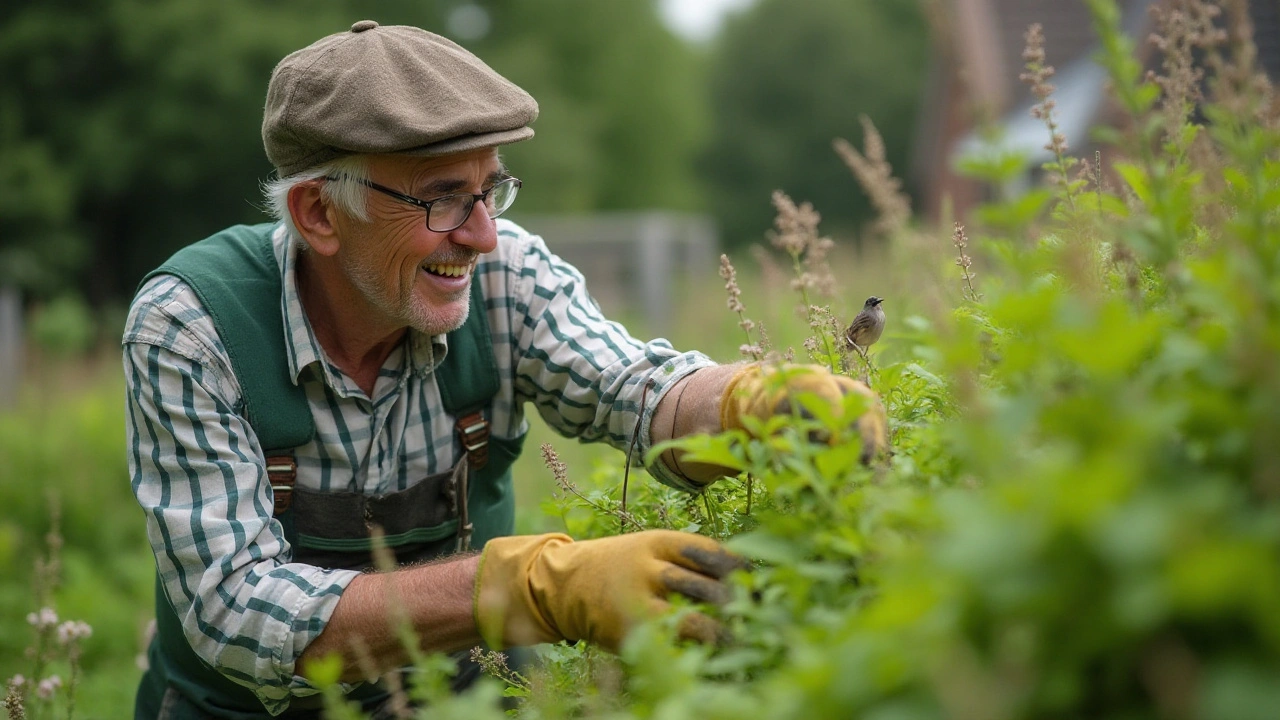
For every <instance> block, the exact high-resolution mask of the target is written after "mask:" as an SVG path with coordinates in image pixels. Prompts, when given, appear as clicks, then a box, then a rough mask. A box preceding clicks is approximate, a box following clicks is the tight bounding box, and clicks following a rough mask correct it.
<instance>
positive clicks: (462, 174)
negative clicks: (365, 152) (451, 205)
mask: <svg viewBox="0 0 1280 720" xmlns="http://www.w3.org/2000/svg"><path fill="white" fill-rule="evenodd" d="M370 170H372V172H373V174H374V175H384V174H385V175H386V176H388V177H400V178H403V179H405V180H410V181H413V182H415V183H417V182H428V181H431V180H435V179H447V178H457V179H470V178H471V177H472V176H474V175H476V174H479V175H481V176H487V175H489V174H490V173H493V172H498V171H501V170H502V161H501V160H500V159H499V158H498V150H497V148H482V149H480V150H470V151H467V152H461V153H455V154H452V155H439V156H435V157H415V156H412V155H375V156H373V161H372V163H371V167H370Z"/></svg>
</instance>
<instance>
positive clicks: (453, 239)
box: [124, 20, 883, 719]
mask: <svg viewBox="0 0 1280 720" xmlns="http://www.w3.org/2000/svg"><path fill="white" fill-rule="evenodd" d="M536 115H537V105H536V104H535V103H534V101H533V99H532V98H531V97H530V96H529V95H528V94H526V93H525V92H524V91H523V90H521V89H520V88H518V87H516V86H515V85H513V84H512V83H510V82H508V81H507V80H506V79H504V78H502V77H501V76H500V75H498V74H497V73H495V72H494V71H493V70H491V69H490V68H489V67H488V66H486V65H485V64H484V63H483V62H481V61H480V60H479V59H478V58H476V57H475V56H473V55H471V54H470V53H468V52H467V51H466V50H464V49H462V48H461V47H459V46H457V45H455V44H453V43H452V42H450V41H448V40H446V39H444V38H441V37H439V36H436V35H433V34H431V33H428V32H425V31H423V30H419V29H417V28H410V27H382V26H379V25H378V24H377V23H375V22H372V21H367V20H366V21H362V22H359V23H356V24H355V25H353V26H352V27H351V29H350V30H349V31H345V32H341V33H337V34H335V35H331V36H329V37H326V38H323V39H321V40H320V41H318V42H316V43H315V44H313V45H311V46H309V47H307V48H304V49H302V50H299V51H298V52H296V53H293V54H292V55H290V56H288V57H286V58H285V59H284V60H283V61H281V63H280V64H279V65H278V66H277V68H276V70H275V72H274V73H273V74H272V77H271V82H270V86H269V88H268V93H267V102H266V109H265V116H264V120H263V128H262V130H263V140H264V144H265V147H266V152H267V156H268V157H269V158H270V160H271V162H272V163H273V164H274V165H275V168H276V178H275V179H273V180H272V181H271V182H269V183H268V184H267V185H266V187H265V193H266V196H267V201H268V204H269V206H270V208H271V209H272V211H273V212H274V214H275V215H276V222H273V223H267V224H263V225H256V226H236V227H232V228H228V229H226V230H224V231H222V232H220V233H217V234H215V235H213V236H212V237H209V238H207V239H205V240H202V241H200V242H197V243H194V244H192V245H191V246H189V247H187V248H184V249H183V250H181V251H179V252H178V253H177V254H175V255H174V256H173V257H172V258H170V259H169V260H168V261H167V262H166V263H165V264H164V265H162V266H161V267H159V268H157V269H156V270H155V271H154V272H153V273H151V274H150V275H149V276H148V277H147V278H146V279H145V280H144V282H143V284H142V286H141V288H140V289H139V292H138V294H137V297H136V298H135V299H134V302H133V305H132V307H131V311H130V314H129V319H128V322H127V325H126V330H125V336H124V369H125V376H126V381H127V389H128V396H127V399H128V415H129V423H128V442H129V465H130V470H131V473H132V479H133V488H134V492H135V494H136V496H137V498H138V502H139V504H140V505H141V506H142V508H143V510H144V511H145V515H146V520H147V529H148V536H149V538H150V541H151V544H152V548H153V550H154V553H155V558H156V567H157V579H156V619H157V633H156V636H155V638H154V640H153V642H152V644H151V646H150V648H149V651H148V657H149V660H150V668H149V670H148V671H147V672H146V674H145V676H144V678H143V681H142V685H141V687H140V688H139V692H138V702H137V710H136V717H138V718H157V717H159V718H240V719H244V718H258V717H264V718H265V717H272V716H281V715H283V716H285V717H317V708H318V707H319V702H318V697H317V696H316V691H315V689H314V688H313V687H312V686H311V685H310V684H309V683H308V682H307V681H306V680H305V674H306V668H307V664H308V663H309V662H311V661H313V660H315V659H317V658H320V657H323V656H326V655H329V654H336V655H338V656H339V657H340V658H341V659H342V662H343V664H344V665H343V666H344V680H346V681H349V682H350V685H348V686H346V687H347V690H348V692H349V697H350V698H351V699H353V700H356V701H358V702H359V703H360V704H361V705H362V706H363V707H364V708H365V709H367V710H371V711H376V710H377V709H378V708H379V707H381V706H382V705H383V704H385V703H386V700H387V692H386V690H385V689H384V687H382V686H381V685H380V684H379V683H377V682H374V681H375V680H376V679H377V678H376V677H375V678H367V677H365V675H364V673H365V672H367V671H368V670H370V669H371V668H372V669H373V670H375V671H376V673H383V672H388V671H393V670H394V669H395V668H397V667H400V666H401V665H403V664H404V663H405V662H406V660H407V658H406V653H405V651H404V649H403V647H402V646H401V643H400V640H399V639H398V636H397V633H396V632H395V626H394V623H393V619H394V618H395V617H396V615H394V614H393V612H392V611H393V609H398V610H399V611H400V612H403V613H404V616H405V617H407V618H408V620H409V621H410V622H411V623H412V625H413V628H414V630H415V631H416V634H417V636H418V638H419V640H420V643H421V646H422V648H423V649H424V650H429V651H444V652H455V653H458V657H459V658H460V663H459V664H460V672H459V674H458V677H457V679H456V685H457V686H459V687H461V686H463V685H465V684H466V683H468V682H470V681H471V680H472V679H474V677H475V675H476V673H477V668H476V667H475V666H474V665H472V664H470V663H468V662H467V661H466V660H465V654H466V650H467V649H468V648H472V647H475V646H477V645H480V644H481V643H487V644H488V645H489V646H491V647H510V646H523V645H530V644H535V643H540V642H555V641H559V640H588V641H592V642H596V643H599V644H601V645H603V646H604V647H606V648H617V647H618V645H619V643H621V641H622V638H623V637H624V636H625V634H626V632H627V630H628V629H629V628H630V627H632V626H633V625H634V624H635V623H636V622H638V621H639V620H641V619H643V618H645V617H648V616H651V615H653V614H655V613H657V612H660V611H661V610H662V609H663V608H664V607H665V606H666V601H667V597H668V596H669V595H670V594H672V593H680V594H683V595H685V596H688V597H690V598H692V599H694V600H697V601H702V602H711V603H715V602H721V601H723V600H725V599H726V596H727V592H728V590H727V587H726V586H725V585H724V583H723V579H724V578H725V577H726V575H728V574H729V573H730V572H731V571H733V570H734V569H737V568H739V567H741V561H740V560H739V559H738V558H736V557H734V556H733V555H731V554H729V553H727V552H725V551H724V550H723V549H722V548H721V547H720V546H719V545H718V544H717V543H715V542H713V541H711V540H709V539H707V538H705V537H701V536H697V535H691V534H685V533H675V532H667V531H648V532H640V533H633V534H629V535H625V536H620V537H615V538H606V539H600V540H590V541H583V542H574V541H573V540H571V539H570V538H569V537H567V536H565V535H562V534H548V535H538V536H524V537H521V536H512V532H513V522H514V505H513V498H512V483H511V473H510V468H511V463H512V461H513V460H514V459H515V458H516V456H517V455H518V454H519V453H520V450H521V445H522V442H523V438H524V435H525V432H526V429H527V423H526V421H525V417H524V409H525V407H526V406H527V405H529V404H532V406H533V407H535V408H536V409H537V411H538V413H539V414H540V415H541V416H542V417H543V418H544V419H545V420H546V421H547V423H548V424H549V425H550V426H551V427H553V428H555V429H556V430H557V431H559V432H561V433H563V434H564V435H566V436H570V437H576V438H581V439H584V440H592V441H603V442H607V443H610V444H612V445H615V446H617V447H620V448H621V447H625V446H626V444H627V443H629V442H630V440H631V438H632V436H633V435H634V434H635V433H636V432H638V433H639V438H640V452H639V453H637V454H638V455H640V456H642V455H643V454H644V451H645V450H647V449H648V448H649V447H650V446H651V445H652V444H654V443H656V442H660V441H663V440H666V439H669V438H672V437H680V436H683V435H687V434H690V433H695V432H715V431H719V430H721V429H722V428H735V427H741V426H742V423H741V418H742V417H743V416H744V415H749V414H754V415H758V416H763V415H767V414H769V413H772V412H775V411H778V408H779V403H780V401H781V400H782V399H783V398H782V397H781V396H779V395H778V391H777V389H776V388H777V385H776V384H770V383H769V382H768V381H767V376H768V375H769V374H770V373H771V372H773V371H772V370H770V369H768V368H763V367H761V366H757V365H747V366H717V365H716V364H715V363H713V362H712V361H710V360H709V359H708V358H707V357H705V356H703V355H701V354H698V353H693V352H685V353H682V352H677V351H676V350H674V349H672V347H671V346H670V345H669V344H668V343H667V342H666V341H663V340H655V341H651V342H647V343H645V342H641V341H638V340H636V339H634V338H632V337H631V336H630V335H629V334H627V333H626V331H625V330H624V329H623V328H622V327H620V326H619V325H617V324H615V323H611V322H609V321H608V320H606V319H605V318H604V317H602V316H601V314H600V312H599V309H598V308H597V306H596V305H595V303H594V302H593V301H592V300H591V299H590V297H589V296H588V295H587V293H586V290H585V288H584V285H583V280H582V276H581V275H580V274H579V273H578V272H577V271H576V270H575V269H573V268H572V267H570V266H568V265H566V264H565V263H564V262H563V261H561V260H559V259H558V258H557V257H555V256H554V255H553V254H551V253H550V252H549V251H548V250H547V247H546V245H545V244H544V243H543V241H542V240H541V239H540V238H538V237H536V236H533V235H530V234H529V233H527V232H526V231H524V230H523V229H521V228H520V227H518V226H517V225H515V224H513V223H510V222H508V221H506V220H501V219H498V218H499V215H501V214H502V212H503V211H504V210H506V209H507V208H508V207H510V206H511V204H512V203H513V202H514V201H515V199H516V196H517V194H518V193H519V190H520V187H521V183H520V181H519V180H518V179H516V178H515V177H512V176H511V175H510V174H509V173H508V171H507V169H506V168H505V167H503V165H502V163H501V160H500V158H499V156H498V152H497V148H498V147H500V146H501V145H504V144H507V143H512V142H517V141H521V140H525V139H527V138H529V137H531V136H532V135H533V131H532V129H530V128H529V124H530V123H531V122H532V121H533V120H534V118H535V117H536ZM797 377H798V378H799V380H796V381H795V382H791V381H789V383H790V384H788V386H787V387H788V388H791V389H795V388H799V389H804V390H809V391H813V392H815V393H817V394H818V395H820V396H822V397H825V398H829V399H830V400H831V402H833V403H834V404H837V405H839V403H840V398H841V396H842V394H843V393H845V392H848V391H850V390H854V391H858V392H865V389H864V388H861V387H859V386H857V384H856V383H853V382H852V381H850V380H848V379H846V378H836V377H833V376H831V375H828V374H826V373H823V372H820V371H807V372H800V373H798V375H797ZM795 383H799V384H798V385H797V384H795ZM673 391H674V392H673ZM784 394H785V393H784ZM783 404H784V405H785V403H783ZM681 408H683V409H681ZM870 427H871V431H870V432H871V434H869V435H866V436H865V439H866V442H867V443H868V445H869V446H873V445H875V444H876V443H877V442H879V438H881V437H882V432H883V427H882V424H881V425H879V426H870ZM718 471H719V469H718V468H715V467H708V466H700V465H696V464H692V463H685V464H684V465H681V464H680V463H679V462H678V458H677V457H673V456H668V457H667V458H664V460H663V461H661V462H659V463H657V464H655V465H654V466H652V467H651V468H650V472H651V473H652V474H653V475H654V476H655V477H657V478H658V479H659V480H661V481H662V482H666V483H668V484H671V485H673V486H675V487H679V488H682V489H685V490H690V491H697V490H699V489H700V488H701V487H702V486H703V485H704V484H705V483H707V482H710V481H711V480H713V479H715V477H717V476H718ZM378 544H381V545H383V546H385V547H386V548H388V549H389V551H390V552H391V553H392V554H393V555H394V558H393V561H394V563H395V564H398V565H399V566H400V567H398V568H384V570H383V571H382V572H373V571H372V568H373V567H374V566H375V564H376V563H375V561H374V553H373V548H374V547H375V546H376V545H378ZM481 550H482V552H477V551H481ZM716 630H717V629H716V627H715V625H714V623H712V622H711V621H710V620H709V619H707V618H706V617H704V616H701V615H697V614H693V615H689V616H687V618H686V620H685V622H684V625H683V627H682V628H681V632H682V634H684V635H685V636H687V637H690V638H696V639H703V640H710V639H713V638H714V637H715V634H716Z"/></svg>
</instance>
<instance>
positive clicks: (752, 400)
mask: <svg viewBox="0 0 1280 720" xmlns="http://www.w3.org/2000/svg"><path fill="white" fill-rule="evenodd" d="M779 373H783V374H784V376H785V384H784V380H783V379H782V378H778V377H777V375H778V374H779ZM797 393H813V394H814V395H817V396H818V397H820V398H822V399H824V400H826V401H827V402H829V403H830V404H831V406H832V407H833V408H834V409H835V410H836V412H837V413H839V412H841V410H842V409H843V406H844V402H843V398H844V396H845V395H847V394H849V393H857V394H859V395H862V396H864V397H866V398H868V399H870V400H871V403H870V406H869V407H868V408H867V410H866V412H864V413H863V414H862V415H861V416H860V417H859V418H858V419H857V426H858V434H859V435H861V436H862V462H863V463H868V462H870V461H871V459H872V458H874V457H876V456H877V455H879V454H880V453H881V452H882V451H883V450H884V449H885V448H886V447H887V446H888V439H887V435H886V434H885V428H886V425H887V423H886V418H885V412H884V405H882V404H881V403H880V398H879V397H878V396H877V395H876V394H875V393H874V392H872V390H871V388H869V387H867V386H866V385H864V384H862V383H860V382H858V381H857V380H854V379H852V378H847V377H845V376H843V375H834V374H832V373H831V372H830V371H828V370H827V369H826V368H824V367H822V366H820V365H786V366H782V367H777V366H771V365H762V364H760V363H752V364H750V365H747V366H745V367H743V368H742V369H741V370H739V371H738V372H737V373H736V374H735V375H734V376H733V377H732V378H730V379H729V384H728V386H726V387H725V389H724V394H723V395H722V396H721V397H720V427H722V428H724V429H725V430H745V429H746V428H745V427H744V426H743V424H742V418H743V417H745V416H747V415H750V416H752V417H756V418H759V419H761V420H765V419H768V418H769V416H771V415H779V414H782V415H788V414H790V413H791V400H790V398H791V396H792V395H794V394H797Z"/></svg>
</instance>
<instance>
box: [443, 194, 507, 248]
mask: <svg viewBox="0 0 1280 720" xmlns="http://www.w3.org/2000/svg"><path fill="white" fill-rule="evenodd" d="M449 240H450V242H453V243H454V244H456V245H463V246H465V247H469V248H471V249H473V250H475V251H476V252H478V253H480V254H482V255H483V254H484V253H488V252H493V250H494V248H496V247H498V226H497V221H496V220H494V219H493V218H491V217H489V213H487V212H485V209H484V204H483V203H476V204H475V205H473V206H472V208H471V214H470V215H468V216H467V221H466V222H464V223H462V224H461V225H459V226H458V227H456V228H454V229H453V230H451V231H450V232H449Z"/></svg>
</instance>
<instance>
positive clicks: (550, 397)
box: [508, 233, 716, 490]
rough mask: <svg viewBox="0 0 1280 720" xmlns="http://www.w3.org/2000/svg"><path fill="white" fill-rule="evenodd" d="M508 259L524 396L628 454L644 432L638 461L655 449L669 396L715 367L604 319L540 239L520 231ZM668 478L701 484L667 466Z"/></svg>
mask: <svg viewBox="0 0 1280 720" xmlns="http://www.w3.org/2000/svg"><path fill="white" fill-rule="evenodd" d="M516 243H517V251H516V252H514V253H513V257H512V258H511V261H510V263H509V265H508V272H509V276H508V281H509V286H510V289H509V292H510V294H511V296H512V298H513V299H514V303H513V309H514V311H515V314H516V317H515V318H513V322H512V327H513V328H514V330H515V333H514V334H515V338H516V348H515V351H516V354H517V360H516V367H515V371H516V383H515V384H516V392H517V393H519V394H520V395H523V396H524V397H525V398H527V399H529V400H530V401H532V402H533V403H534V405H535V407H537V409H538V413H539V414H540V415H541V416H542V418H543V419H544V420H545V421H546V422H547V424H548V425H550V426H551V427H552V428H554V429H555V430H556V431H557V432H559V433H561V434H563V435H565V436H568V437H577V438H580V439H581V440H583V441H603V442H607V443H609V444H610V445H612V446H614V447H616V448H619V449H621V450H623V451H626V450H627V449H628V447H629V446H630V444H631V441H632V438H633V437H634V436H635V434H636V431H637V427H638V430H639V436H638V438H637V439H638V443H637V452H636V455H635V457H634V458H633V461H634V462H640V460H641V459H642V458H643V457H644V455H645V454H646V453H647V452H648V450H649V446H650V423H651V422H652V421H653V413H654V410H655V408H657V406H658V402H659V401H660V400H661V399H662V397H663V395H665V394H666V392H667V391H668V390H669V389H670V388H672V387H673V386H674V385H675V384H676V382H677V381H679V380H680V379H681V378H683V377H685V376H686V375H688V374H689V373H692V372H694V371H696V370H699V369H701V368H704V367H709V366H712V365H715V364H716V363H715V362H714V361H712V360H711V359H710V358H708V357H707V356H706V355H703V354H702V353H699V352H679V351H677V350H675V349H674V348H673V347H672V346H671V343H669V342H668V341H666V340H665V339H661V338H659V339H655V340H650V341H648V342H641V341H639V340H637V339H635V338H634V337H632V336H631V335H630V333H628V332H627V330H626V328H624V327H623V326H622V325H619V324H618V323H616V322H612V321H610V320H608V319H606V318H605V317H604V315H603V314H602V313H601V311H600V308H599V306H598V305H596V303H595V301H594V300H592V298H591V296H590V295H589V293H588V292H587V289H586V285H585V282H584V281H583V278H582V275H581V273H579V272H578V271H577V270H576V269H575V268H573V267H572V266H571V265H568V264H567V263H565V262H563V261H562V260H561V259H560V258H558V257H556V256H555V255H554V254H552V253H551V252H550V251H549V250H548V249H547V247H546V245H545V244H544V243H543V241H542V239H541V238H540V237H538V236H536V235H529V234H527V233H520V234H519V236H518V237H517V238H516ZM648 469H649V472H650V474H652V475H653V476H654V477H655V478H656V479H658V480H659V481H660V482H663V483H664V484H667V485H670V486H672V487H676V488H680V489H683V490H694V489H695V487H694V486H692V485H691V484H690V483H689V482H688V481H686V480H685V479H684V478H682V477H680V476H679V475H677V474H675V473H673V472H671V471H670V469H668V468H667V467H666V466H665V465H664V464H662V463H661V462H658V463H655V464H654V465H652V466H650V467H649V468H648Z"/></svg>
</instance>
